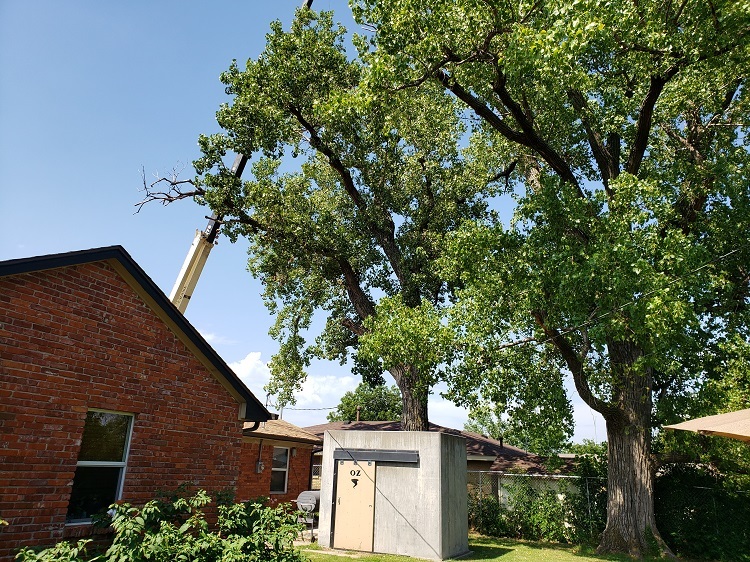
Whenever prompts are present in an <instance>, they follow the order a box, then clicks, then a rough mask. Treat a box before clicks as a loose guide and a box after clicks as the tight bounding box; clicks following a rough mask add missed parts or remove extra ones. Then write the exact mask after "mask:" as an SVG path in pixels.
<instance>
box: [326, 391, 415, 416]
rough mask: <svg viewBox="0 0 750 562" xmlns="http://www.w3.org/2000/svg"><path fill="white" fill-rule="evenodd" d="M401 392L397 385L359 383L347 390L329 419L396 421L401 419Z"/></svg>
mask: <svg viewBox="0 0 750 562" xmlns="http://www.w3.org/2000/svg"><path fill="white" fill-rule="evenodd" d="M401 409H402V408H401V393H400V392H399V390H398V387H396V386H386V385H384V384H380V385H375V386H370V385H369V384H367V383H364V382H362V383H359V385H358V386H357V388H355V389H354V390H353V391H349V392H346V393H345V394H344V395H343V396H342V397H341V401H340V402H339V405H338V406H337V407H336V409H335V410H334V411H332V412H331V413H329V414H328V416H327V417H328V421H331V422H335V421H355V420H357V419H359V421H394V420H400V419H401Z"/></svg>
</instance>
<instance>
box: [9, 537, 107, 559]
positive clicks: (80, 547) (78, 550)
mask: <svg viewBox="0 0 750 562" xmlns="http://www.w3.org/2000/svg"><path fill="white" fill-rule="evenodd" d="M90 542H91V540H89V539H85V540H80V541H78V543H77V544H76V545H75V546H73V545H72V544H70V543H68V542H61V543H58V544H56V545H55V546H53V547H52V548H47V549H44V550H42V551H37V550H35V549H33V548H24V549H21V551H20V552H19V553H18V554H16V560H19V561H20V562H87V561H88V562H94V561H95V560H101V557H99V556H96V557H94V558H89V557H88V556H87V555H86V545H88V543H90Z"/></svg>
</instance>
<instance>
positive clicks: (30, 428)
mask: <svg viewBox="0 0 750 562" xmlns="http://www.w3.org/2000/svg"><path fill="white" fill-rule="evenodd" d="M90 408H99V409H106V410H114V411H118V412H126V413H131V414H134V415H135V418H134V425H133V432H132V439H131V443H130V455H129V458H128V465H127V471H126V477H125V484H124V490H123V500H124V501H128V502H132V503H136V504H138V503H143V502H145V501H147V500H149V499H151V498H153V497H154V495H155V492H157V491H158V490H173V489H174V488H176V487H177V486H178V485H179V484H180V483H182V482H192V483H194V484H195V486H196V487H198V488H204V489H207V490H209V491H218V490H222V489H227V488H234V487H236V485H237V478H238V465H239V460H240V447H241V433H242V427H241V426H242V423H241V422H240V421H239V420H238V419H237V413H238V404H237V403H236V402H235V401H234V399H233V398H232V397H231V396H230V395H229V394H228V393H227V391H226V390H225V389H224V388H223V387H222V386H221V385H220V383H219V382H218V381H216V379H214V377H213V376H212V375H211V374H210V373H209V372H208V371H207V370H206V369H205V367H204V366H203V365H202V364H201V363H200V362H199V361H198V360H197V359H196V358H195V357H194V356H193V355H192V353H191V352H190V351H189V350H188V349H187V348H186V347H185V346H184V345H183V344H182V343H181V342H180V341H179V340H178V338H177V337H176V336H175V335H174V334H173V333H172V332H171V331H170V330H169V329H168V327H167V326H166V325H165V324H164V323H163V322H162V321H161V320H160V319H159V318H158V317H157V316H156V315H155V314H154V313H153V312H152V311H151V309H149V308H148V307H147V306H146V305H145V303H144V302H143V301H142V300H141V299H140V298H139V297H138V295H137V294H136V293H135V292H134V291H133V290H132V289H131V288H130V287H129V286H128V285H127V284H126V283H125V281H124V280H123V279H122V278H121V277H120V276H119V275H118V274H117V273H115V272H114V270H112V269H111V268H110V267H109V266H108V265H106V264H105V263H95V264H87V265H83V266H78V267H67V268H60V269H55V270H49V271H45V272H37V273H30V274H24V275H18V276H11V277H7V278H2V279H0V519H5V520H7V521H8V522H9V523H10V525H9V526H7V527H5V529H4V530H0V560H7V559H9V557H10V555H11V553H12V552H13V551H14V550H15V549H16V548H17V547H19V546H21V545H28V546H33V545H48V544H52V543H55V542H57V541H58V540H60V539H61V538H62V537H63V533H64V529H65V515H66V512H67V505H68V499H69V495H70V489H71V485H72V480H73V474H74V471H75V467H76V461H77V456H78V450H79V447H80V442H81V441H80V440H81V434H82V430H83V424H84V420H85V418H86V412H87V410H88V409H90ZM71 530H73V529H72V528H71V527H68V531H69V532H68V533H67V534H70V531H71Z"/></svg>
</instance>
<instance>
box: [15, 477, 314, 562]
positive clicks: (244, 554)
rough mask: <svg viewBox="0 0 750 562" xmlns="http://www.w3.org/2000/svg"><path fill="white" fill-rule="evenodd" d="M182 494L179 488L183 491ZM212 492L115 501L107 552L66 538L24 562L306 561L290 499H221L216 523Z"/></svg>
mask: <svg viewBox="0 0 750 562" xmlns="http://www.w3.org/2000/svg"><path fill="white" fill-rule="evenodd" d="M177 495H179V491H178V493H177ZM211 503H212V500H211V497H210V496H209V495H208V494H207V493H206V492H205V491H203V490H199V491H198V492H197V493H196V494H195V495H193V496H190V497H176V498H175V499H174V500H173V501H165V500H164V499H155V500H152V501H150V502H148V503H147V504H146V505H144V506H143V507H134V506H132V505H130V504H119V505H118V504H115V505H113V506H112V507H111V509H112V516H111V517H112V519H111V525H112V527H113V528H114V531H115V535H114V539H113V541H112V545H111V546H110V547H109V549H108V550H107V552H106V553H105V554H104V555H102V556H97V557H95V558H93V559H90V558H87V557H86V548H85V547H86V545H87V544H88V543H89V542H90V541H89V540H83V541H79V542H78V544H77V545H75V546H73V545H71V544H70V543H67V542H61V543H58V544H57V545H55V546H54V547H52V548H49V549H46V550H43V551H41V552H36V551H35V550H33V549H30V548H25V549H23V550H22V551H21V552H19V554H18V556H17V560H20V561H22V562H34V561H38V562H84V561H85V560H86V561H88V562H92V561H94V560H98V561H102V562H104V561H106V562H146V561H148V562H172V561H175V560H178V561H184V562H219V561H222V562H302V560H303V558H302V556H301V554H300V553H299V552H297V551H296V550H295V549H294V546H293V540H294V538H295V537H296V536H297V533H298V532H299V531H300V525H299V524H298V523H297V517H296V514H295V512H293V511H291V510H290V509H289V506H288V505H280V506H278V507H275V508H271V507H266V506H264V505H263V504H261V503H252V502H247V503H236V504H221V503H220V504H219V505H218V507H217V511H218V521H217V524H216V526H215V527H213V526H211V525H210V524H209V522H208V521H207V519H206V516H205V514H204V511H203V509H204V508H206V507H207V506H208V505H209V504H211Z"/></svg>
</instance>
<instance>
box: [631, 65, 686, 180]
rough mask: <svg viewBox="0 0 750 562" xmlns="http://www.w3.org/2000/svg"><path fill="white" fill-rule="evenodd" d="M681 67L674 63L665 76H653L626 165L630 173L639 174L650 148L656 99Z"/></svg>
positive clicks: (642, 105) (644, 99) (642, 104)
mask: <svg viewBox="0 0 750 562" xmlns="http://www.w3.org/2000/svg"><path fill="white" fill-rule="evenodd" d="M679 68H680V67H679V66H678V65H674V66H672V67H671V68H670V69H669V70H667V72H666V73H664V76H652V77H651V81H650V85H649V88H648V92H646V96H645V97H644V98H643V102H641V109H640V112H639V115H638V121H637V122H636V130H635V138H634V139H633V145H632V146H631V148H630V156H629V157H628V162H627V164H626V165H625V170H626V171H627V172H628V173H629V174H632V175H634V176H637V175H638V171H639V170H640V167H641V163H642V162H643V156H644V154H645V153H646V149H647V148H648V138H649V135H650V134H651V124H652V121H653V117H654V107H655V106H656V101H657V100H658V99H659V96H660V95H661V92H662V90H663V89H664V86H665V85H666V84H667V82H669V81H670V80H671V79H672V78H673V77H674V76H675V75H676V74H677V72H678V71H679Z"/></svg>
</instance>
